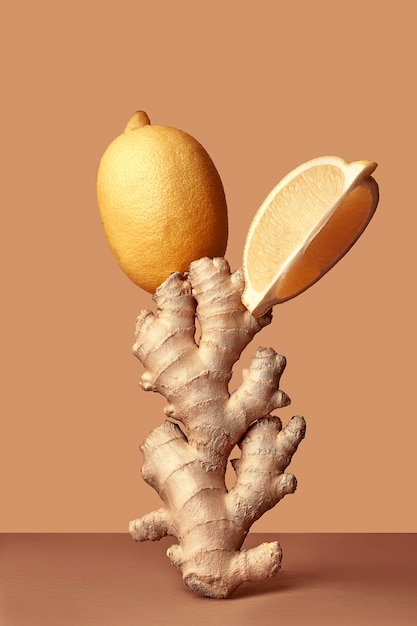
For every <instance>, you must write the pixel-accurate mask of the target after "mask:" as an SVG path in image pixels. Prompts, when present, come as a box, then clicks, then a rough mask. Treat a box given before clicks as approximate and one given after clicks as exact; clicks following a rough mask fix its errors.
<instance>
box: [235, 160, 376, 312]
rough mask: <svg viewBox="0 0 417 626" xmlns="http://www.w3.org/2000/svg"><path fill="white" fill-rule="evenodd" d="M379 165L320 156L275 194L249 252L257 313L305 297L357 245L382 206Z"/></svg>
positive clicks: (250, 292) (250, 298) (246, 261)
mask: <svg viewBox="0 0 417 626" xmlns="http://www.w3.org/2000/svg"><path fill="white" fill-rule="evenodd" d="M376 167H377V165H376V163H374V162H372V161H355V162H353V163H346V162H345V161H344V160H343V159H341V158H339V157H319V158H317V159H313V160H312V161H308V162H307V163H304V164H302V165H300V166H299V167H297V168H296V169H295V170H293V171H292V172H290V173H289V174H288V175H287V176H285V177H284V178H283V179H282V181H281V182H280V183H278V185H277V186H276V187H275V188H274V189H273V190H272V191H271V192H270V194H269V195H268V196H267V198H266V199H265V201H264V202H263V204H262V206H261V207H260V209H259V210H258V212H257V213H256V215H255V217H254V219H253V221H252V224H251V226H250V228H249V232H248V236H247V239H246V244H245V249H244V258H243V271H244V276H245V289H244V292H243V295H242V300H243V303H244V304H245V306H246V307H247V308H248V309H249V310H250V311H251V312H252V313H253V315H255V316H259V315H262V314H263V313H265V311H267V310H268V309H269V308H270V307H271V306H273V305H275V304H278V303H281V302H285V301H286V300H289V299H290V298H293V297H295V296H297V295H298V294H300V293H301V292H303V291H305V290H306V289H307V288H308V287H310V286H311V285H313V284H314V283H315V282H317V280H319V279H320V278H321V277H322V276H323V275H324V274H325V273H326V272H327V271H328V270H329V269H330V268H331V267H333V265H334V264H335V263H337V261H338V260H339V259H341V258H342V256H344V255H345V254H346V252H347V251H348V250H349V249H350V248H351V247H352V245H353V244H354V243H355V241H356V240H357V239H358V237H359V236H360V235H361V234H362V232H363V230H364V229H365V227H366V225H367V224H368V222H369V220H370V219H371V217H372V215H373V213H374V211H375V209H376V206H377V203H378V186H377V184H376V182H375V180H374V179H373V178H372V177H371V174H372V172H373V171H374V170H375V168H376Z"/></svg>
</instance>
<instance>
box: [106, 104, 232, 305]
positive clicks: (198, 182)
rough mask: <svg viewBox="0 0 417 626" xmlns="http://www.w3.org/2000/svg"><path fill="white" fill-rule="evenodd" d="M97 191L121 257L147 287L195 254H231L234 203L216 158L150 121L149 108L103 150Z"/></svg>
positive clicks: (115, 250) (126, 268) (120, 261)
mask: <svg viewBox="0 0 417 626" xmlns="http://www.w3.org/2000/svg"><path fill="white" fill-rule="evenodd" d="M97 199H98V205H99V209H100V214H101V218H102V222H103V226H104V230H105V233H106V237H107V240H108V242H109V245H110V248H111V251H112V253H113V255H114V257H115V259H116V261H117V263H118V264H119V266H120V267H121V269H122V270H123V271H124V272H125V274H126V275H127V276H128V277H129V278H130V279H131V280H132V281H133V282H134V283H136V284H137V285H139V286H140V287H142V288H143V289H145V290H146V291H149V292H151V293H153V292H154V291H155V289H156V288H157V287H158V286H159V285H160V284H161V283H162V282H163V281H164V280H165V279H166V278H168V276H169V275H170V274H171V273H172V272H181V273H182V272H185V271H187V269H188V267H189V265H190V263H191V262H192V261H195V260H196V259H199V258H201V257H204V256H208V257H216V256H224V253H225V250H226V244H227V235H228V227H227V206H226V199H225V194H224V190H223V185H222V182H221V180H220V176H219V174H218V172H217V170H216V168H215V166H214V164H213V162H212V160H211V159H210V157H209V155H208V154H207V152H206V151H205V149H204V148H203V146H201V145H200V144H199V143H198V141H196V140H195V139H194V138H193V137H191V136H190V135H188V134H187V133H185V132H183V131H181V130H178V129H176V128H171V127H169V126H156V125H155V126H154V125H151V124H150V121H149V118H148V116H147V115H146V113H144V112H143V111H137V112H136V113H135V114H134V115H133V116H132V117H131V118H130V120H129V122H128V124H127V126H126V128H125V130H124V132H123V133H122V134H121V135H119V136H118V137H116V139H115V140H114V141H113V142H112V143H111V144H110V145H109V146H108V148H107V149H106V151H105V152H104V154H103V156H102V158H101V161H100V165H99V168H98V173H97Z"/></svg>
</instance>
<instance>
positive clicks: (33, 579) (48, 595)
mask: <svg viewBox="0 0 417 626" xmlns="http://www.w3.org/2000/svg"><path fill="white" fill-rule="evenodd" d="M274 540H279V541H280V543H281V546H282V548H283V551H284V560H283V567H282V570H281V571H280V572H279V574H278V575H277V576H276V577H275V578H272V579H269V580H267V581H264V582H261V583H247V584H244V585H242V586H241V587H240V588H239V589H238V590H237V591H236V592H235V593H234V594H233V596H232V597H230V598H228V599H226V600H213V599H210V598H203V597H200V596H198V595H196V594H194V593H193V592H192V591H190V590H189V589H188V588H187V587H186V586H185V585H184V584H183V582H182V578H181V576H180V574H179V572H178V570H177V569H176V568H174V567H173V566H172V565H171V564H170V561H169V560H168V559H167V557H166V556H165V551H166V549H167V547H168V546H169V545H170V544H171V543H173V540H172V538H171V539H170V540H167V539H164V540H162V541H160V542H156V543H143V544H135V543H134V542H133V541H132V540H131V538H130V535H128V534H126V535H123V534H0V625H1V626H38V625H42V626H49V625H53V626H55V625H56V626H67V625H71V626H87V625H91V626H108V625H117V626H131V625H132V626H133V625H135V626H137V625H141V624H144V625H145V624H150V625H151V626H153V625H156V626H165V625H167V626H168V625H169V626H173V625H176V624H184V625H185V626H187V625H188V624H190V625H194V624H195V625H205V624H214V625H215V626H218V625H220V624H227V625H228V626H234V625H235V624H236V625H238V626H243V625H246V624H251V625H255V626H268V625H269V624H275V625H276V624H285V625H292V624H301V625H306V626H309V625H311V624H313V625H315V624H320V626H325V625H327V624H331V625H332V626H333V625H334V626H339V625H347V624H349V625H353V626H368V625H370V624H373V625H375V626H384V625H388V624H390V625H391V624H392V625H395V626H405V625H407V626H408V625H410V626H411V625H413V626H416V625H417V534H285V533H284V534H280V535H275V534H271V535H266V534H252V535H250V536H249V538H248V540H247V545H248V546H253V545H257V544H258V543H261V542H262V541H274Z"/></svg>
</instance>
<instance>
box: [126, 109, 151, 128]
mask: <svg viewBox="0 0 417 626" xmlns="http://www.w3.org/2000/svg"><path fill="white" fill-rule="evenodd" d="M150 123H151V121H150V119H149V117H148V115H147V114H146V113H145V111H136V112H135V113H133V115H132V117H131V118H130V119H129V121H128V123H127V124H126V128H125V132H127V131H130V130H136V129H138V128H142V126H147V125H148V124H150Z"/></svg>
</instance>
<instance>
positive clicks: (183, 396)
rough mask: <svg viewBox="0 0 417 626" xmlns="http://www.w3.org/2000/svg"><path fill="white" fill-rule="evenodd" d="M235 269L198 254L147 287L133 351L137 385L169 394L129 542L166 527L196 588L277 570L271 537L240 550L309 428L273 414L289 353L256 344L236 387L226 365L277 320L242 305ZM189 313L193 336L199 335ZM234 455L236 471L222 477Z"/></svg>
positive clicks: (224, 589) (220, 587)
mask: <svg viewBox="0 0 417 626" xmlns="http://www.w3.org/2000/svg"><path fill="white" fill-rule="evenodd" d="M243 287H244V280H243V276H242V272H241V270H238V271H236V272H234V273H231V272H230V269H229V265H228V263H227V261H225V259H223V258H215V259H213V260H211V259H208V258H202V259H200V260H198V261H195V262H193V263H192V264H191V266H190V269H189V272H188V274H185V275H182V274H179V273H175V274H172V275H171V276H170V277H169V278H168V279H167V280H166V281H165V282H164V283H163V284H162V285H161V286H160V287H159V288H158V289H157V291H156V294H155V296H154V299H155V302H156V304H157V307H158V311H157V314H154V313H152V312H151V311H142V313H141V314H140V315H139V317H138V320H137V325H136V342H135V345H134V354H135V355H136V356H137V358H138V359H139V360H140V361H141V362H142V364H143V365H144V368H145V371H144V373H143V375H142V377H141V387H142V388H143V389H144V390H145V391H155V392H158V393H160V394H161V395H162V396H164V397H165V398H166V399H167V401H168V404H167V406H166V407H165V413H166V416H167V420H166V421H165V423H164V424H162V425H161V426H159V427H158V428H156V429H155V430H154V431H153V432H152V433H151V434H150V435H149V436H148V438H147V439H146V441H145V442H144V444H143V446H142V447H141V450H142V452H143V456H144V464H143V468H142V475H143V478H144V480H145V481H146V482H147V483H148V484H149V485H151V486H152V487H153V488H154V489H155V490H156V491H157V492H158V494H159V496H160V498H161V500H162V502H163V506H162V507H161V508H160V509H158V510H156V511H153V512H151V513H149V514H147V515H145V516H143V517H141V518H140V519H136V520H133V521H132V522H130V525H129V530H130V532H131V534H132V536H133V538H134V539H135V540H136V541H145V540H151V541H154V540H158V539H161V538H162V537H164V536H167V535H172V536H174V537H176V538H177V540H178V543H177V544H174V545H172V546H171V547H170V548H169V549H168V556H169V558H170V559H171V562H172V563H173V564H174V565H175V566H176V567H177V568H178V569H179V570H180V571H181V574H182V576H183V579H184V581H185V583H186V584H187V585H188V587H190V588H191V589H193V590H194V591H195V592H197V593H199V594H202V595H204V596H210V597H213V598H226V597H228V596H229V595H230V594H231V593H232V592H233V591H234V590H235V589H236V588H237V587H238V586H239V585H241V584H242V583H244V582H249V581H259V580H263V579H265V578H267V577H270V576H273V575H275V574H276V573H277V572H278V570H279V568H280V565H281V558H282V551H281V548H280V546H279V544H278V542H271V543H263V544H262V545H260V546H258V547H256V548H252V549H248V550H244V549H241V547H242V544H243V542H244V539H245V537H246V535H247V534H248V532H249V529H250V527H251V525H252V524H253V523H254V522H255V521H256V520H257V519H259V518H260V517H261V516H262V515H263V514H264V513H265V512H266V511H267V510H269V509H270V508H272V507H273V506H275V504H277V502H279V500H281V498H283V497H284V496H285V495H286V494H288V493H293V492H294V491H295V489H296V485H297V482H296V479H295V477H294V476H293V475H291V474H288V473H285V470H286V468H287V466H288V465H289V463H290V461H291V458H292V455H293V454H294V453H295V451H296V450H297V447H298V445H299V443H300V442H301V440H302V439H303V437H304V435H305V428H306V426H305V421H304V419H303V418H302V417H299V416H295V417H293V418H292V419H291V420H290V421H289V423H288V425H287V426H286V427H285V428H282V424H281V420H280V419H279V418H278V417H276V416H273V415H271V412H272V411H274V410H275V409H277V408H280V407H284V406H286V405H288V404H289V402H290V400H289V398H288V396H287V395H286V394H285V393H284V392H283V391H281V390H280V389H279V381H280V377H281V374H282V372H283V370H284V368H285V358H284V357H282V356H280V355H278V354H277V353H276V352H275V351H274V350H273V349H272V348H258V350H256V352H255V354H254V356H253V358H252V362H251V365H250V367H249V368H248V370H246V371H245V372H244V379H243V382H242V384H241V385H240V386H239V387H238V388H237V389H236V390H235V391H233V392H232V393H230V392H229V381H230V379H231V376H232V367H233V365H234V364H235V363H236V362H237V361H238V359H239V357H240V355H241V353H242V351H243V349H244V348H245V347H246V346H247V345H248V344H249V342H250V341H251V340H252V339H253V337H254V336H255V334H256V333H257V332H259V331H260V330H261V329H262V328H263V327H264V326H266V325H267V324H269V323H270V322H271V319H272V313H271V311H268V312H267V313H265V314H264V315H263V316H261V317H258V318H256V317H254V316H253V315H252V314H251V313H250V312H249V311H248V310H247V309H246V307H245V306H244V305H243V304H242V300H241V295H242V291H243ZM196 322H198V326H199V329H200V333H201V334H200V337H199V339H198V340H197V339H196ZM237 444H238V445H239V447H240V449H241V458H240V459H238V460H232V461H231V462H232V465H233V468H234V470H235V473H236V482H235V484H234V486H233V488H231V489H230V490H228V489H227V487H226V483H225V473H226V467H227V463H228V459H229V455H230V453H231V451H232V450H233V448H234V447H235V445H237Z"/></svg>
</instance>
